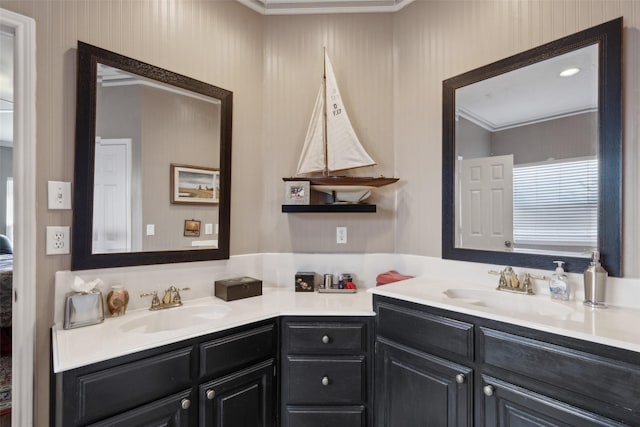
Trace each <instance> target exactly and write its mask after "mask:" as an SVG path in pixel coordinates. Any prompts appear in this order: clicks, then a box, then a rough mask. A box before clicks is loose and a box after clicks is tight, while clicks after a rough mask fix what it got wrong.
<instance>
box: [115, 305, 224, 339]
mask: <svg viewBox="0 0 640 427" xmlns="http://www.w3.org/2000/svg"><path fill="white" fill-rule="evenodd" d="M230 311H231V308H229V307H228V306H225V305H214V304H211V305H198V306H182V307H174V308H167V309H164V310H158V311H150V312H149V313H148V314H145V315H143V316H142V317H138V318H135V319H132V320H130V321H128V322H125V323H123V324H122V325H121V326H120V330H121V331H123V332H134V333H141V334H153V333H157V332H165V331H175V330H179V329H186V328H190V327H193V326H197V325H199V324H202V323H204V322H208V321H211V320H215V319H220V318H222V317H224V316H226V315H227V314H228V313H229V312H230Z"/></svg>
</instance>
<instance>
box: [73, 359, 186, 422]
mask: <svg viewBox="0 0 640 427" xmlns="http://www.w3.org/2000/svg"><path fill="white" fill-rule="evenodd" d="M190 374H191V347H188V348H183V349H179V350H175V351H171V352H168V353H166V354H162V355H159V356H155V357H150V358H147V359H143V360H138V361H135V362H131V363H126V364H123V365H120V366H116V367H113V368H109V369H104V370H100V371H96V372H91V373H87V374H83V375H79V376H77V377H75V378H73V379H72V384H69V387H70V388H69V390H74V391H75V392H72V393H70V394H69V395H68V396H67V398H66V399H64V401H63V405H64V408H65V412H67V413H74V416H73V419H74V422H73V424H74V425H76V424H86V423H89V422H94V421H97V420H101V419H104V418H105V417H108V416H111V415H114V414H118V413H121V412H123V411H126V410H128V409H132V408H135V407H138V406H140V405H143V404H146V403H149V402H152V401H154V400H157V399H160V398H162V397H164V396H167V395H170V394H171V393H175V392H177V391H179V390H184V389H186V388H188V387H190V386H191V375H190Z"/></svg>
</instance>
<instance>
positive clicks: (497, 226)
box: [442, 18, 622, 276]
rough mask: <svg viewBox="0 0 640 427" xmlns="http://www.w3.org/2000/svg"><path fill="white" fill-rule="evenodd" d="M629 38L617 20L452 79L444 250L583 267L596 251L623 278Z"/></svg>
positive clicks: (456, 255)
mask: <svg viewBox="0 0 640 427" xmlns="http://www.w3.org/2000/svg"><path fill="white" fill-rule="evenodd" d="M621 36H622V18H619V19H616V20H613V21H610V22H607V23H605V24H602V25H599V26H597V27H593V28H590V29H587V30H584V31H581V32H579V33H576V34H573V35H570V36H567V37H564V38H562V39H560V40H556V41H553V42H551V43H547V44H545V45H543V46H540V47H537V48H534V49H531V50H528V51H526V52H523V53H520V54H517V55H514V56H512V57H509V58H506V59H504V60H501V61H498V62H495V63H493V64H489V65H486V66H483V67H480V68H478V69H475V70H472V71H469V72H467V73H464V74H461V75H459V76H456V77H453V78H450V79H448V80H445V81H444V82H443V177H442V178H443V211H442V213H443V218H442V224H443V228H442V233H443V234H442V254H443V258H448V259H458V260H464V261H474V262H484V263H491V264H502V265H512V266H523V267H532V268H540V269H546V270H551V269H552V268H553V262H552V261H554V260H556V259H558V260H563V261H565V262H566V264H567V268H568V270H569V271H572V272H581V271H582V270H584V269H585V268H586V267H587V265H588V263H589V258H590V254H591V252H592V251H593V250H595V249H598V250H600V252H601V258H602V263H603V265H604V266H605V268H606V269H607V270H608V271H609V274H610V275H612V276H619V275H620V235H621V231H620V230H621V216H622V209H621V207H622V203H621V200H622V197H621V191H622V185H621V181H622V175H621V161H622V158H621V150H622V134H621ZM569 69H573V70H572V71H566V70H569ZM561 72H564V73H563V75H561V74H560V73H561ZM564 74H569V75H568V76H565V75H564Z"/></svg>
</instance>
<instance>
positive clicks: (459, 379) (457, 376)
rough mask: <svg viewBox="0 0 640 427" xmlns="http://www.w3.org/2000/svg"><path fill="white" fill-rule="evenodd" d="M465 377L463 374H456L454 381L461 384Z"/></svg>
mask: <svg viewBox="0 0 640 427" xmlns="http://www.w3.org/2000/svg"><path fill="white" fill-rule="evenodd" d="M466 379H467V378H466V377H465V376H464V374H458V375H456V382H457V383H458V384H463V383H464V381H465V380H466Z"/></svg>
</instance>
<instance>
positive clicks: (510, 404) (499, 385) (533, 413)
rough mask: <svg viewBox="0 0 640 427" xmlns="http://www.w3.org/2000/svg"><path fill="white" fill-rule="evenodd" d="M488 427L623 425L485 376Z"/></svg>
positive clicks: (609, 426) (484, 390) (485, 405)
mask: <svg viewBox="0 0 640 427" xmlns="http://www.w3.org/2000/svg"><path fill="white" fill-rule="evenodd" d="M483 380H484V382H483V384H482V387H483V388H482V391H483V394H484V419H485V426H487V427H490V426H520V427H527V426H531V427H539V426H575V427H591V426H607V427H614V426H624V425H625V424H620V423H618V422H615V421H613V420H611V419H609V418H604V417H601V416H600V415H596V414H594V413H592V412H588V411H585V410H583V409H579V408H576V407H574V406H571V405H567V404H566V403H563V402H559V401H557V400H555V399H551V398H549V397H546V396H543V395H541V394H538V393H534V392H532V391H530V390H527V389H524V388H521V387H518V386H515V385H513V384H510V383H506V382H504V381H500V380H498V379H495V378H492V377H488V376H484V375H483Z"/></svg>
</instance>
